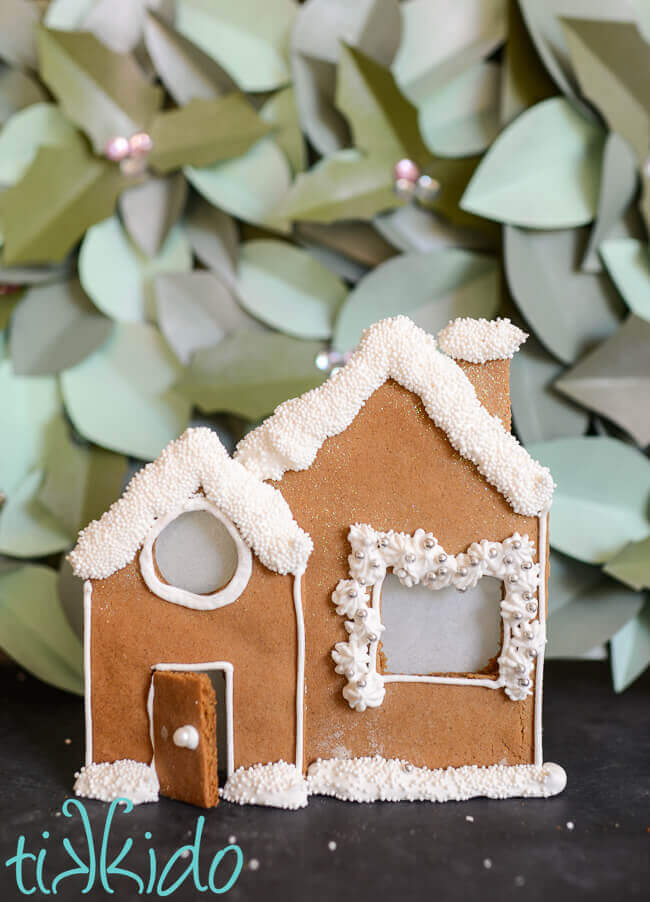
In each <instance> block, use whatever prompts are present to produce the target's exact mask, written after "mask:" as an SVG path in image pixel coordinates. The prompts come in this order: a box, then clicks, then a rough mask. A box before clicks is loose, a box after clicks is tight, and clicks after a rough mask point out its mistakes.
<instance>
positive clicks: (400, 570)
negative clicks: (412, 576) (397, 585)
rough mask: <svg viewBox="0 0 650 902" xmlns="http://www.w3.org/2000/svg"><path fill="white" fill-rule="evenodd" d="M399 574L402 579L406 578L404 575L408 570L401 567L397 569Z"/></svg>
mask: <svg viewBox="0 0 650 902" xmlns="http://www.w3.org/2000/svg"><path fill="white" fill-rule="evenodd" d="M397 575H398V576H399V578H400V579H404V577H405V576H406V570H403V569H402V568H400V569H399V570H398V571H397Z"/></svg>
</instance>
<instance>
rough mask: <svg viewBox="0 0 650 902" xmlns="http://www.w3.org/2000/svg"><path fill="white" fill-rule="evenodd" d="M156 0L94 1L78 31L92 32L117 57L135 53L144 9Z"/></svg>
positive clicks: (140, 33)
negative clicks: (133, 51)
mask: <svg viewBox="0 0 650 902" xmlns="http://www.w3.org/2000/svg"><path fill="white" fill-rule="evenodd" d="M157 3H158V5H159V0H95V2H94V3H93V4H92V6H91V8H90V9H89V10H88V11H87V12H86V13H85V15H84V16H83V20H82V22H81V23H80V25H79V26H77V27H78V28H80V29H81V30H83V31H90V32H92V33H93V34H94V35H95V37H97V38H98V39H99V40H100V41H101V42H102V44H105V45H106V46H107V47H109V48H110V49H111V50H114V51H115V52H116V53H129V52H130V51H131V50H135V48H136V46H137V45H138V43H139V42H140V39H141V37H142V26H143V23H144V14H145V7H146V6H155V5H157Z"/></svg>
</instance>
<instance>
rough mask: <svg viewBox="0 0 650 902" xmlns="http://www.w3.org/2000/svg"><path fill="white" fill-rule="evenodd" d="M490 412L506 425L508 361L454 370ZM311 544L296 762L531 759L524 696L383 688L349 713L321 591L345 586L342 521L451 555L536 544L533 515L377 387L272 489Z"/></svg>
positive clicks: (398, 391) (336, 628) (327, 596)
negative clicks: (402, 535) (374, 700)
mask: <svg viewBox="0 0 650 902" xmlns="http://www.w3.org/2000/svg"><path fill="white" fill-rule="evenodd" d="M463 368H464V369H465V371H466V373H467V375H468V377H469V378H470V379H471V380H472V381H473V382H474V384H475V386H476V390H477V394H478V396H479V398H480V400H481V401H482V403H483V404H484V405H485V406H486V407H487V408H488V410H490V412H492V413H494V414H495V415H497V416H499V417H500V418H501V419H502V420H503V422H504V424H505V425H506V428H509V427H510V405H509V390H508V369H509V366H508V362H507V361H494V362H492V363H489V364H484V365H482V366H475V365H472V364H463ZM274 484H275V485H276V486H277V487H278V488H279V489H280V491H281V492H282V494H283V495H284V497H285V498H286V500H287V502H288V503H289V505H290V507H291V509H292V511H293V514H294V516H295V518H296V520H297V521H298V523H299V525H300V526H301V527H302V528H303V529H305V530H306V531H308V532H309V533H310V535H311V537H312V539H313V541H314V551H313V554H312V556H311V558H310V560H309V564H308V568H307V572H306V574H305V578H304V583H303V586H304V588H303V607H304V610H305V629H306V648H307V654H306V672H305V676H306V699H305V763H306V765H308V764H309V763H311V762H312V761H314V760H315V759H316V758H318V757H322V758H328V757H332V756H335V755H348V756H359V755H373V754H380V755H383V756H384V757H395V756H397V757H403V758H406V759H408V760H409V761H411V762H413V763H414V764H416V765H427V766H429V767H442V766H447V765H454V766H458V765H463V764H470V763H474V764H481V765H488V764H495V763H498V762H505V761H507V763H508V764H519V763H530V762H532V761H533V708H534V705H533V698H532V697H529V698H528V699H527V700H526V701H523V702H514V701H511V700H510V699H508V697H507V696H506V695H505V693H504V692H503V691H502V690H491V689H486V688H480V687H466V686H450V685H435V684H422V683H420V684H414V683H410V684H409V683H391V684H389V685H387V687H386V697H385V699H384V702H383V704H382V705H381V706H380V707H379V708H374V709H368V710H366V711H365V712H363V713H358V712H355V711H353V710H352V709H351V708H350V707H349V706H348V704H347V702H346V701H345V700H344V699H343V696H342V694H341V690H342V688H343V685H344V683H345V679H344V677H342V676H339V675H337V674H336V673H335V672H334V664H333V662H332V659H331V656H330V653H331V650H332V648H333V647H334V645H335V643H336V642H340V641H345V640H346V638H347V634H346V632H345V629H344V618H342V617H340V616H339V615H337V614H336V611H335V609H334V606H333V604H332V602H331V594H332V591H333V589H334V588H335V587H336V584H337V582H338V581H339V579H342V578H347V576H348V566H347V556H348V554H349V545H348V542H347V533H348V530H349V527H350V524H352V523H355V522H361V523H369V524H370V525H371V526H373V527H375V528H376V529H378V530H389V529H394V530H401V531H404V532H407V533H412V532H414V531H415V530H416V529H418V528H423V529H425V530H432V531H433V532H434V533H435V535H436V537H437V538H438V540H439V542H440V543H441V544H442V545H443V546H444V548H445V549H446V550H447V551H448V552H451V553H452V554H457V553H458V552H460V551H464V550H465V549H466V548H467V547H468V545H470V544H471V543H472V542H473V541H479V540H481V539H490V540H492V541H502V540H503V539H505V538H507V537H508V536H510V535H512V534H513V533H514V532H516V531H518V532H520V533H521V534H524V533H528V535H529V536H530V537H531V539H533V541H535V542H536V541H537V533H538V522H537V519H536V518H534V517H523V516H520V515H517V514H515V513H513V511H512V509H511V508H510V506H509V505H508V504H507V502H506V501H505V500H504V499H503V497H502V496H501V495H500V494H499V492H498V491H497V490H496V489H495V488H493V487H492V486H491V485H489V484H488V483H487V482H486V480H485V479H484V478H483V477H482V476H481V475H480V474H479V473H478V471H477V470H476V468H475V467H474V465H473V464H471V463H469V462H468V461H466V460H464V459H463V458H461V457H460V455H459V454H458V453H457V452H455V451H454V450H453V449H452V447H451V446H450V444H449V442H448V441H447V438H446V436H445V434H444V433H443V432H442V431H441V430H440V429H438V428H437V427H436V426H434V425H433V423H432V422H431V420H430V419H429V417H428V416H427V414H426V412H425V411H424V409H423V407H422V404H421V402H420V399H419V398H418V397H416V396H415V395H413V394H412V393H410V392H408V391H406V390H405V389H403V388H401V387H400V386H399V385H397V384H396V383H394V382H387V383H386V384H385V385H383V386H382V387H381V388H380V389H379V390H378V391H376V392H375V394H374V395H373V396H372V397H371V398H370V399H369V400H368V402H367V403H366V405H365V406H364V407H363V408H362V410H361V412H360V413H359V415H358V416H357V417H356V419H355V420H354V422H353V423H352V425H351V426H350V427H349V428H348V429H347V430H346V431H345V432H344V433H343V434H341V435H338V436H335V437H333V438H330V439H328V440H327V441H326V442H325V444H324V445H323V447H322V448H321V449H320V451H319V453H318V455H317V457H316V460H315V462H314V464H313V465H312V466H311V468H310V469H309V470H306V471H302V472H288V473H286V474H285V475H284V477H283V478H282V479H281V480H280V481H278V482H277V483H274Z"/></svg>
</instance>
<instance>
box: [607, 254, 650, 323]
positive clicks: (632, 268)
mask: <svg viewBox="0 0 650 902" xmlns="http://www.w3.org/2000/svg"><path fill="white" fill-rule="evenodd" d="M600 254H601V257H602V258H603V262H604V264H605V266H606V267H607V272H608V273H609V274H610V276H611V277H612V279H613V280H614V282H615V283H616V287H617V288H618V290H619V291H620V293H621V296H622V298H623V300H624V301H625V303H626V304H627V306H628V307H629V308H630V310H631V311H632V313H636V315H637V316H640V317H642V318H643V319H645V320H647V321H648V322H650V253H649V252H648V246H647V245H646V244H642V243H641V242H640V241H634V240H633V239H632V238H624V239H621V240H619V241H605V242H604V243H603V244H602V245H601V248H600Z"/></svg>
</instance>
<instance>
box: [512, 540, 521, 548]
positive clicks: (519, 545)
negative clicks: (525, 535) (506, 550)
mask: <svg viewBox="0 0 650 902" xmlns="http://www.w3.org/2000/svg"><path fill="white" fill-rule="evenodd" d="M512 547H513V548H517V549H518V548H521V542H520V541H519V539H515V540H514V542H513V543H512Z"/></svg>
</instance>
